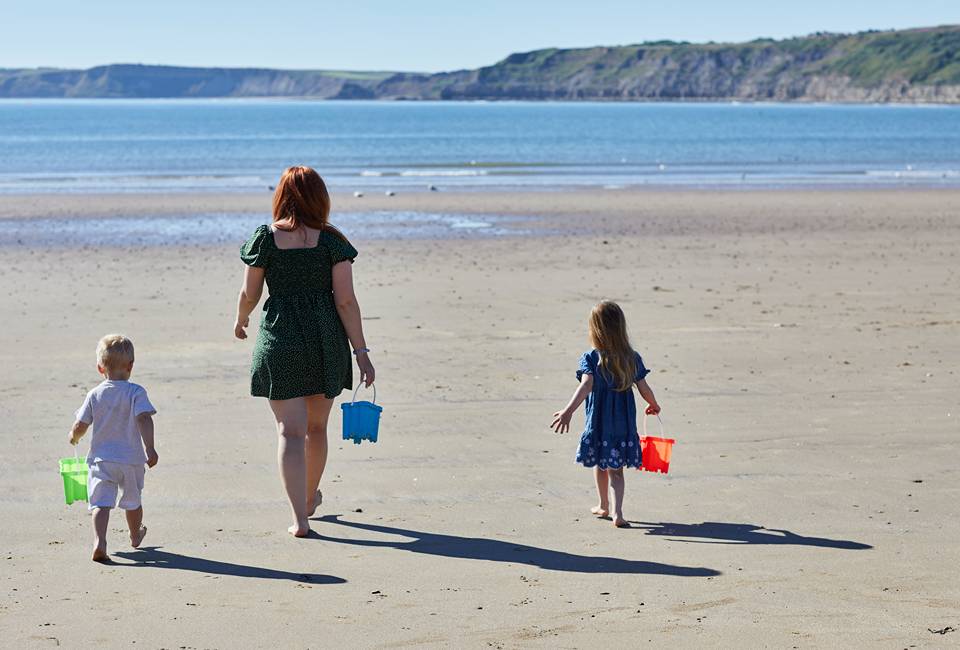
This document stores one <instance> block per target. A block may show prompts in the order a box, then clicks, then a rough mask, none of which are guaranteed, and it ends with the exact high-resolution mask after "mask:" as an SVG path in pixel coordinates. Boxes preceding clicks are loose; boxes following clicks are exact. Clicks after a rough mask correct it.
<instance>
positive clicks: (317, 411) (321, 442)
mask: <svg viewBox="0 0 960 650" xmlns="http://www.w3.org/2000/svg"><path fill="white" fill-rule="evenodd" d="M306 401H307V440H306V457H307V490H306V494H307V516H308V517H310V516H312V515H313V513H314V512H315V511H316V510H317V506H318V505H320V499H321V496H320V490H318V489H317V488H318V487H319V486H320V479H321V478H322V477H323V469H324V468H325V467H326V466H327V421H328V420H329V418H330V410H331V409H332V408H333V400H332V399H328V398H326V397H324V396H323V395H311V396H310V397H307V398H306Z"/></svg>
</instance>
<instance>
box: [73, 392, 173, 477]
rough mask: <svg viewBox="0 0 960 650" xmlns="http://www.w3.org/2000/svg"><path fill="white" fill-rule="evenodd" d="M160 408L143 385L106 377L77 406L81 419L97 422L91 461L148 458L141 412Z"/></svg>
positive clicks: (138, 462)
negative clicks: (152, 402)
mask: <svg viewBox="0 0 960 650" xmlns="http://www.w3.org/2000/svg"><path fill="white" fill-rule="evenodd" d="M156 412H157V411H156V409H154V408H153V404H151V403H150V400H149V399H148V398H147V391H146V390H144V388H143V386H140V385H138V384H134V383H131V382H129V381H124V380H119V379H105V380H104V381H103V382H101V383H100V385H99V386H97V387H96V388H94V389H93V390H91V391H90V392H89V393H87V397H86V399H84V400H83V405H82V406H81V407H80V408H79V409H78V410H77V420H78V421H80V422H84V423H86V424H92V425H93V433H92V434H91V435H90V453H88V454H87V462H88V463H97V462H100V461H102V460H107V461H112V462H114V463H126V464H128V465H142V464H143V463H145V462H147V455H146V453H144V451H143V440H142V439H141V438H140V430H139V429H137V416H138V415H141V414H143V413H149V414H150V415H153V414H155V413H156Z"/></svg>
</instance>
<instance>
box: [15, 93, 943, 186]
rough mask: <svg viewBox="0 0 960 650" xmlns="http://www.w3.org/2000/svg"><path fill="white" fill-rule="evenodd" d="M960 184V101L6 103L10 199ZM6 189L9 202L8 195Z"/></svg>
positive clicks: (234, 101) (242, 100) (185, 101)
mask: <svg viewBox="0 0 960 650" xmlns="http://www.w3.org/2000/svg"><path fill="white" fill-rule="evenodd" d="M294 164H305V165H310V166H312V167H315V168H316V169H317V170H318V171H320V173H321V174H322V175H323V177H324V178H325V179H326V180H327V182H328V184H329V186H330V187H331V189H332V190H334V191H361V192H362V191H391V190H393V191H398V192H399V191H410V190H416V191H428V190H436V191H444V190H459V189H470V190H490V191H496V190H503V189H531V188H537V189H556V190H563V189H567V188H579V187H593V188H611V189H612V188H621V187H668V188H669V187H676V188H754V187H761V188H768V187H769V188H798V187H799V188H823V187H859V186H866V187H878V186H880V187H884V186H892V187H900V186H920V187H957V186H960V106H941V105H933V106H916V105H893V106H891V105H816V104H766V103H612V102H611V103H595V102H582V103H581V102H572V103H562V102H375V101H293V100H274V99H257V100H252V99H223V100H121V99H111V100H86V99H56V100H41V99H36V100H35V99H30V100H0V195H2V194H10V193H19V194H22V193H51V192H57V193H60V192H65V193H71V192H72V193H98V192H111V193H113V192H198V191H199V192H205V191H211V192H225V191H226V192H231V191H237V192H240V191H243V192H246V191H266V190H268V189H269V188H270V187H271V186H273V185H275V184H276V182H277V178H278V177H279V174H280V173H281V171H282V170H283V169H284V168H286V167H288V166H290V165H294ZM0 200H2V199H0Z"/></svg>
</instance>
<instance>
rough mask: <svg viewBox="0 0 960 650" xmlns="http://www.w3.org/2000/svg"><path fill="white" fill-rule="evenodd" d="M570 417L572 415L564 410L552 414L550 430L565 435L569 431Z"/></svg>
mask: <svg viewBox="0 0 960 650" xmlns="http://www.w3.org/2000/svg"><path fill="white" fill-rule="evenodd" d="M571 417H573V413H571V412H570V411H568V410H566V409H564V410H562V411H557V412H556V413H554V414H553V424H551V425H550V428H551V429H553V430H554V431H556V432H557V433H566V432H567V431H569V430H570V418H571Z"/></svg>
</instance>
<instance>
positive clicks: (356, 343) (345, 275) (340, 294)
mask: <svg viewBox="0 0 960 650" xmlns="http://www.w3.org/2000/svg"><path fill="white" fill-rule="evenodd" d="M333 302H334V303H335V304H336V306H337V313H338V314H339V315H340V321H341V322H342V323H343V329H344V330H346V332H347V338H348V339H350V345H352V346H353V349H354V354H356V356H357V367H358V368H360V381H361V382H363V384H365V385H366V386H367V387H369V386H370V384H372V383H373V380H374V378H375V376H376V372H375V371H374V369H373V364H372V363H371V362H370V354H369V350H367V341H366V339H364V338H363V321H362V320H361V316H360V305H359V304H358V303H357V294H356V293H355V292H354V290H353V265H352V264H351V263H350V262H349V261H346V260H344V261H343V262H339V263H337V264H334V265H333Z"/></svg>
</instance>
